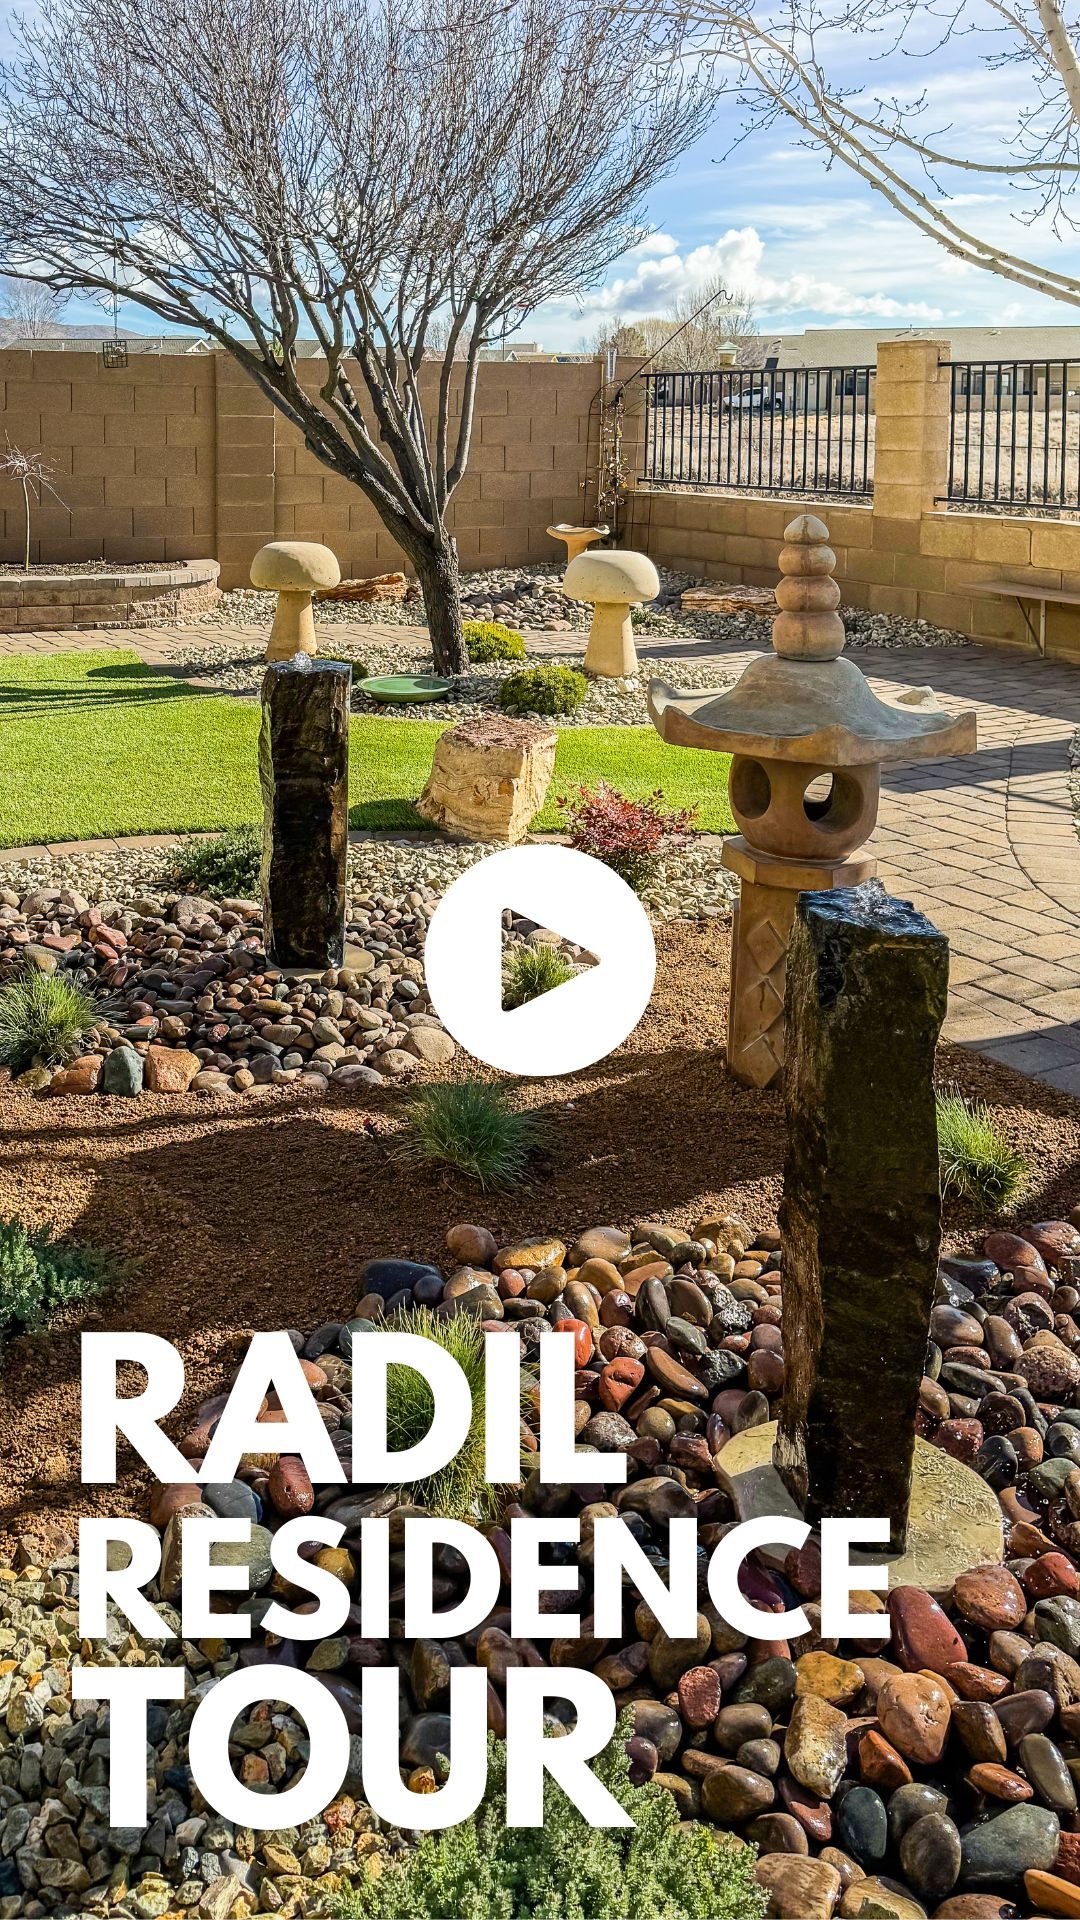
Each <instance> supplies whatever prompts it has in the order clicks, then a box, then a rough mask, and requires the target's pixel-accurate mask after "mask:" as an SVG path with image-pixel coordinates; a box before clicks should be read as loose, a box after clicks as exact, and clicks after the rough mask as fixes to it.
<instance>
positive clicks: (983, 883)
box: [0, 624, 1080, 1095]
mask: <svg viewBox="0 0 1080 1920" xmlns="http://www.w3.org/2000/svg"><path fill="white" fill-rule="evenodd" d="M335 631H336V632H337V633H338V634H339V635H340V637H341V638H343V639H344V638H346V637H348V638H350V639H355V640H358V641H362V640H365V639H366V640H368V641H369V642H370V641H371V640H372V639H374V638H375V637H376V635H377V637H378V638H379V639H380V640H382V639H386V640H393V639H394V638H398V637H400V636H401V634H402V629H401V628H400V627H396V626H394V627H391V626H386V627H381V628H376V629H374V630H373V628H372V627H371V626H370V625H363V626H361V625H359V624H357V625H356V626H355V627H353V626H347V627H345V626H343V627H338V628H336V629H335ZM406 631H407V632H411V633H417V634H419V633H420V632H421V631H422V630H421V629H406ZM251 633H252V629H250V628H247V629H244V628H239V627H223V626H209V625H207V626H205V627H202V628H175V627H174V628H168V627H161V628H151V629H145V630H143V631H141V632H134V633H129V632H125V631H115V630H101V631H88V632H84V633H77V634H73V633H55V634H54V633H40V634H39V633H28V634H19V635H14V634H6V635H3V636H0V655H3V654H11V653H28V652H33V653H51V652H63V651H67V650H69V649H71V648H73V647H77V648H83V647H93V648H97V647H103V646H105V647H134V648H135V649H136V651H137V652H138V653H139V654H141V656H142V657H143V658H144V659H145V660H146V661H147V662H148V663H149V664H151V665H154V666H158V667H161V668H162V669H165V670H169V669H170V668H171V669H172V670H173V671H175V670H176V663H175V653H176V649H177V647H179V646H185V645H190V644H191V642H192V640H193V639H195V640H197V641H198V642H199V643H200V644H202V643H206V642H209V641H214V642H218V641H220V642H221V644H222V645H223V647H225V648H227V647H228V645H229V644H230V642H234V641H236V640H237V639H240V638H250V637H251ZM583 644H584V642H583V637H582V636H581V635H577V634H564V633H550V634H549V633H545V634H536V635H532V636H530V639H529V645H530V650H532V651H539V652H551V653H557V652H569V651H580V650H581V649H582V647H583ZM640 651H641V653H642V655H643V656H644V657H649V658H651V659H653V660H655V661H656V665H657V671H658V673H660V674H662V675H665V674H667V673H670V677H671V679H672V681H673V682H675V683H676V684H677V682H678V668H677V660H678V659H679V658H687V657H694V658H696V659H701V658H702V657H703V656H706V655H708V656H709V657H716V658H718V659H722V660H723V662H724V664H725V665H730V666H731V667H732V668H733V669H734V670H736V671H738V670H740V669H741V668H742V667H743V666H744V665H745V664H746V662H747V660H749V659H750V657H751V655H750V653H748V652H745V651H737V650H735V649H732V648H727V647H723V648H712V647H707V646H704V645H687V643H686V642H684V641H678V642H667V641H657V640H651V641H650V640H647V639H646V638H645V636H644V635H643V636H642V643H641V646H640ZM851 657H852V658H853V659H854V660H856V661H857V662H858V664H859V665H860V666H861V667H862V668H863V669H864V671H865V672H866V673H868V674H869V676H870V679H871V681H872V682H873V683H874V685H875V686H876V688H877V690H878V692H880V693H882V694H884V695H888V694H889V692H890V691H891V692H892V693H893V695H895V694H897V693H900V692H902V691H903V690H904V689H905V688H908V687H913V686H932V687H933V688H934V690H935V692H936V693H937V694H938V695H939V697H940V698H941V700H942V701H943V703H944V704H946V705H947V706H950V707H954V708H959V707H967V706H970V707H974V709H975V711H976V713H977V715H978V725H979V747H978V751H977V753H975V754H974V755H971V756H969V757H967V758H966V759H962V760H940V761H924V762H922V763H921V764H919V765H916V766H912V767H901V768H899V769H897V770H895V771H893V772H891V773H888V774H886V775H885V777H884V779H883V781H882V800H881V815H880V823H879V826H878V829H877V832H876V833H875V835H874V838H873V841H872V842H871V846H872V848H873V850H874V851H875V852H876V854H877V857H878V860H879V863H880V873H881V877H882V879H883V881H884V883H885V885H886V886H887V887H888V888H889V889H890V890H891V891H892V892H894V893H898V894H900V895H901V896H903V897H905V898H910V899H913V900H914V901H915V902H916V904H917V905H918V906H919V907H921V908H922V909H923V911H924V912H925V913H927V914H928V915H929V917H930V918H931V919H932V920H933V921H934V922H935V923H936V925H938V926H939V927H940V928H941V929H942V931H943V932H944V933H946V934H948V936H949V941H950V945H951V949H952V966H951V982H950V995H949V1017H948V1023H947V1027H946V1032H947V1034H948V1036H949V1037H950V1038H951V1039H953V1040H957V1041H960V1042H962V1043H963V1044H964V1045H967V1046H971V1047H974V1048H976V1049H977V1050H978V1051H979V1052H981V1053H986V1054H989V1055H991V1056H992V1057H993V1058H994V1059H997V1060H1001V1061H1003V1062H1005V1063H1006V1064H1008V1065H1010V1066H1013V1067H1016V1068H1018V1069H1019V1070H1020V1071H1021V1072H1024V1073H1028V1074H1031V1075H1033V1076H1035V1077H1036V1078H1038V1079H1041V1080H1046V1081H1048V1082H1050V1083H1051V1084H1052V1085H1053V1086H1057V1087H1061V1088H1063V1089H1064V1090H1066V1091H1067V1092H1069V1093H1073V1094H1077V1095H1080V845H1078V844H1077V837H1076V832H1075V829H1074V826H1073V818H1072V809H1071V805H1070V799H1069V792H1068V784H1067V775H1068V748H1069V741H1070V739H1071V737H1072V734H1073V732H1074V731H1075V729H1076V728H1078V727H1080V671H1078V670H1077V669H1075V668H1071V667H1068V666H1065V665H1062V664H1060V663H1055V662H1048V661H1044V660H1038V659H1036V658H1035V657H1034V656H1032V655H1026V654H1025V655H1018V654H1011V653H1007V652H998V651H994V650H993V649H990V648H985V647H964V648H956V649H942V650H932V649H910V650H904V651H897V652H892V651H887V650H884V649H875V650H872V651H871V650H865V651H864V650H860V651H859V652H857V653H855V654H853V655H852V656H851ZM669 660H670V661H671V665H670V668H669V667H668V664H667V663H668V661H669ZM111 844H120V845H121V846H123V845H125V844H133V843H131V842H124V841H120V842H119V843H111ZM68 850H69V851H70V848H69V849H68Z"/></svg>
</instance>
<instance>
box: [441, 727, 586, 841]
mask: <svg viewBox="0 0 1080 1920" xmlns="http://www.w3.org/2000/svg"><path fill="white" fill-rule="evenodd" d="M554 770H555V734H554V733H553V732H552V730H551V728H549V727H545V726H539V725H537V723H536V722H535V721H531V720H512V719H510V718H508V717H506V716H504V715H502V714H482V715H480V716H479V717H478V718H477V719H474V720H463V721H462V722H461V724H460V725H459V726H456V727H450V728H448V730H447V731H446V733H444V734H442V735H440V738H439V740H438V742H437V744H436V747H435V754H434V758H433V760H432V763H431V772H430V774H429V776H428V780H427V785H426V786H425V788H424V791H423V793H422V794H421V795H420V798H419V800H418V801H417V803H416V804H417V809H418V811H419V812H420V813H422V814H423V816H424V818H425V819H426V820H431V821H433V822H434V824H435V825H436V826H437V827H441V828H442V829H443V831H444V832H445V833H450V834H455V835H458V836H461V837H462V838H466V839H469V840H502V841H509V842H513V841H518V840H523V839H524V838H525V835H526V833H527V832H528V830H529V824H530V822H531V821H532V819H533V818H534V816H535V815H536V814H537V813H539V811H540V808H541V807H542V806H543V804H544V799H545V796H546V794H547V790H548V787H549V785H550V784H551V776H552V774H553V772H554Z"/></svg>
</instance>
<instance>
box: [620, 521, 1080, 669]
mask: <svg viewBox="0 0 1080 1920" xmlns="http://www.w3.org/2000/svg"><path fill="white" fill-rule="evenodd" d="M805 511H806V502H805V501H799V500H779V499H778V500H758V499H748V498H747V497H746V495H744V494H731V493H720V492H716V493H675V492H664V491H663V490H661V489H657V488H651V487H638V488H637V489H636V490H635V492H634V493H633V494H632V495H631V498H630V503H629V520H628V525H627V534H626V544H627V545H628V546H635V547H640V548H642V549H643V551H644V552H646V553H648V554H649V555H651V557H652V559H654V560H655V561H656V562H657V564H658V565H659V566H665V567H672V568H674V569H676V570H677V571H679V572H684V573H696V574H701V575H703V576H704V578H705V579H707V580H744V581H748V582H750V583H751V584H752V585H754V586H773V585H775V583H776V580H777V578H778V577H779V576H778V571H777V557H778V555H779V552H780V548H781V546H782V545H783V536H784V527H785V526H786V525H787V522H788V521H789V520H790V519H791V517H792V515H793V514H796V513H802V512H805ZM813 511H814V512H816V513H818V514H820V516H821V518H822V519H823V520H824V521H825V522H826V524H827V526H828V528H829V534H830V538H831V542H832V545H833V548H834V549H835V552H836V577H837V579H838V581H839V582H840V590H841V594H842V596H843V600H844V603H845V605H847V606H852V607H867V608H869V609H870V610H871V611H872V612H874V613H896V614H904V615H907V616H908V617H910V618H915V619H919V620H928V621H930V622H932V624H933V625H934V626H939V627H949V628H953V629H955V630H956V631H957V632H960V633H967V634H970V635H971V636H972V637H973V638H974V639H976V640H983V641H986V642H988V643H992V644H994V645H997V646H1008V647H1017V648H1022V649H1026V650H1028V651H1031V652H1033V651H1035V650H1036V641H1035V638H1034V636H1033V634H1032V633H1031V631H1030V629H1029V628H1028V626H1027V623H1026V622H1025V619H1024V616H1023V613H1022V612H1021V611H1020V608H1019V607H1018V605H1017V603H1016V601H1015V600H1012V599H1007V598H1005V597H1003V596H998V595H992V596H991V595H986V596H984V595H981V594H976V593H972V591H971V588H972V586H973V585H975V584H976V583H978V582H981V581H989V580H996V579H1008V578H1010V577H1016V578H1017V579H1019V580H1025V581H1026V582H1027V583H1028V584H1029V585H1031V584H1034V583H1035V582H1036V581H1038V582H1039V583H1040V584H1041V585H1044V586H1049V587H1063V588H1067V589H1069V590H1070V591H1075V592H1080V522H1077V521H1064V520H1035V519H1025V518H1023V517H1021V516H1015V517H1013V516H1008V515H1004V514H1002V515H997V514H978V513H945V512H942V511H940V510H937V509H935V510H934V511H933V512H928V513H923V514H922V515H921V516H920V517H919V518H918V519H917V520H908V519H903V518H899V519H894V518H892V517H890V516H888V515H886V514H882V513H880V512H878V511H877V508H876V504H875V506H874V507H869V506H846V505H843V506H842V505H839V504H836V503H834V502H832V501H829V500H823V501H820V502H819V503H818V504H817V506H816V507H815V508H814V509H813ZM1028 613H1029V615H1030V617H1031V619H1032V622H1033V624H1035V625H1036V626H1037V622H1038V610H1037V609H1036V608H1035V607H1032V606H1031V605H1030V604H1029V605H1028ZM1046 651H1047V654H1048V655H1054V656H1056V657H1058V658H1070V659H1080V607H1060V606H1059V607H1055V606H1052V605H1051V606H1048V607H1047V609H1046Z"/></svg>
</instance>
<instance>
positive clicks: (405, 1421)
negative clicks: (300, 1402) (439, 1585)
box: [360, 1307, 498, 1520]
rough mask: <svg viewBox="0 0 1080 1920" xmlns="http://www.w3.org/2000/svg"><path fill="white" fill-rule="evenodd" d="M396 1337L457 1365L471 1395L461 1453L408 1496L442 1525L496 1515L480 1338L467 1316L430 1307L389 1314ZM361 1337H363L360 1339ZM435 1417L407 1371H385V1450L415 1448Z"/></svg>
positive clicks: (421, 1383)
mask: <svg viewBox="0 0 1080 1920" xmlns="http://www.w3.org/2000/svg"><path fill="white" fill-rule="evenodd" d="M392 1325H393V1328H394V1331H395V1333H413V1334H417V1335H419V1337H420V1338H421V1339H423V1340H431V1341H433V1342H434V1344H435V1345H436V1346H439V1347H442V1349H443V1351H444V1352H445V1353H448V1354H449V1355H450V1357H451V1359H453V1360H456V1361H457V1363H458V1366H459V1367H460V1368H461V1370H462V1372H463V1374H464V1375H465V1378H466V1380H467V1381H468V1383H469V1391H470V1393H471V1395H472V1419H471V1422H470V1425H469V1431H468V1434H467V1435H466V1437H465V1441H464V1444H463V1446H462V1447H461V1449H460V1451H459V1452H458V1453H457V1454H455V1456H454V1458H453V1459H452V1460H451V1461H450V1462H449V1463H448V1464H447V1465H446V1466H445V1467H443V1468H442V1469H441V1471H440V1472H439V1473H434V1474H431V1475H430V1476H429V1477H428V1478H427V1479H424V1480H415V1481H411V1482H410V1483H409V1486H408V1492H409V1493H410V1495H411V1496H412V1497H413V1498H414V1499H415V1500H418V1501H420V1502H421V1503H422V1504H423V1505H424V1506H425V1507H427V1509H428V1511H429V1512H430V1513H433V1514H437V1515H439V1516H440V1518H443V1519H447V1520H487V1519H490V1518H491V1517H492V1515H493V1514H494V1513H495V1512H496V1511H497V1508H498V1490H497V1488H495V1487H493V1486H491V1485H490V1484H489V1483H488V1481H487V1480H486V1479H485V1477H484V1406H485V1375H484V1333H483V1328H482V1327H481V1325H480V1322H479V1320H477V1319H475V1318H474V1317H473V1315H472V1314H471V1313H459V1314H455V1315H454V1317H453V1318H452V1319H451V1318H444V1317H443V1316H442V1315H441V1314H437V1313H433V1312H432V1311H431V1309H430V1307H409V1308H406V1309H403V1310H402V1312H400V1313H397V1314H395V1315H394V1319H393V1322H392ZM360 1337H361V1338H362V1337H363V1336H360ZM434 1417H435V1402H434V1400H433V1398H432V1393H431V1388H430V1387H429V1386H428V1383H427V1381H426V1380H425V1379H424V1377H423V1375H422V1374H420V1373H414V1371H413V1369H412V1368H411V1367H401V1366H392V1367H388V1368H387V1371H386V1433H387V1446H388V1447H390V1448H392V1449H393V1450H394V1451H396V1452H397V1451H400V1450H401V1449H402V1448H404V1447H415V1446H417V1445H418V1443H419V1442H420V1441H421V1440H422V1439H423V1438H424V1435H425V1434H426V1433H427V1431H428V1429H429V1428H430V1426H431V1422H432V1420H433V1419H434Z"/></svg>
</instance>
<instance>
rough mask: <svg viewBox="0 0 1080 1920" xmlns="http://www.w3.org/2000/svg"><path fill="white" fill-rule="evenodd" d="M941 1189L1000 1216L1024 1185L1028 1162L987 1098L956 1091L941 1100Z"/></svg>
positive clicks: (939, 1127)
mask: <svg viewBox="0 0 1080 1920" xmlns="http://www.w3.org/2000/svg"><path fill="white" fill-rule="evenodd" d="M937 1130H938V1155H939V1157H940V1161H941V1191H942V1193H943V1194H947V1193H949V1192H950V1191H951V1190H952V1189H955V1190H956V1192H957V1193H958V1194H960V1195H961V1197H962V1198H963V1199H964V1200H970V1201H971V1202H972V1203H973V1204H974V1205H975V1206H978V1207H982V1208H985V1209H989V1211H990V1212H992V1213H1000V1212H1001V1211H1002V1209H1003V1208H1005V1207H1007V1206H1008V1205H1009V1204H1010V1202H1011V1201H1013V1200H1015V1199H1016V1196H1017V1194H1018V1193H1019V1192H1020V1190H1021V1188H1022V1187H1023V1186H1024V1184H1025V1182H1026V1180H1027V1177H1028V1164H1027V1161H1026V1160H1025V1159H1024V1157H1023V1155H1022V1154H1020V1153H1018V1152H1017V1150H1016V1148H1015V1147H1014V1146H1013V1145H1012V1144H1011V1142H1010V1141H1009V1140H1007V1139H1006V1137H1005V1135H1004V1134H1003V1133H1002V1131H1001V1129H1000V1127H999V1126H998V1125H997V1123H996V1121H995V1120H994V1118H993V1116H992V1114H991V1112H990V1109H989V1108H988V1107H986V1106H984V1105H983V1103H982V1101H981V1100H970V1101H969V1100H965V1099H964V1097H963V1095H962V1094H959V1093H957V1092H956V1090H955V1088H952V1089H950V1090H949V1091H947V1092H945V1093H939V1094H938V1097H937Z"/></svg>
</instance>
